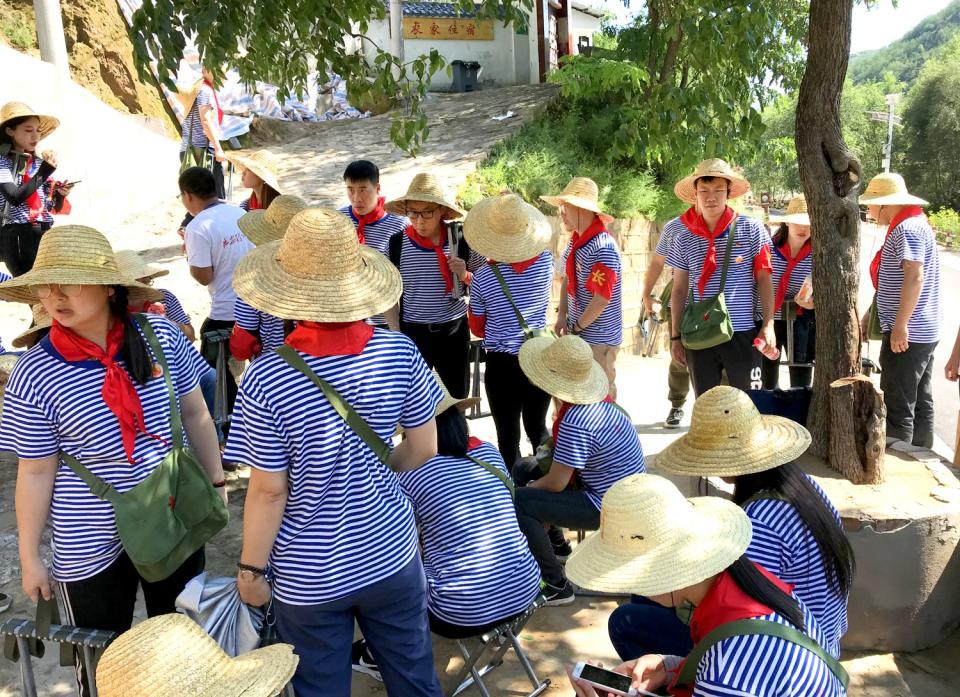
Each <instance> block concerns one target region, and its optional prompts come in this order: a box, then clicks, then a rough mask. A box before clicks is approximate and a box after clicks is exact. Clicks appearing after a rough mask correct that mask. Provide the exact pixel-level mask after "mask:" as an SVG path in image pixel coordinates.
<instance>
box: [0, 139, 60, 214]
mask: <svg viewBox="0 0 960 697" xmlns="http://www.w3.org/2000/svg"><path fill="white" fill-rule="evenodd" d="M43 164H44V162H43V160H42V159H41V158H39V157H32V158H31V160H30V164H29V165H28V166H27V171H26V174H27V175H28V176H29V177H30V178H31V179H32V178H33V177H35V176H37V172H39V171H40V167H41V166H42V165H43ZM47 169H50V170H51V171H52V168H51V166H50V165H49V164H47ZM13 170H14V163H13V158H12V157H10V156H9V154H8V155H0V184H13V185H15V186H18V187H19V186H20V185H21V184H23V176H22V175H18V176H14V172H13ZM37 195H39V196H40V203H41V204H42V205H43V212H42V213H41V214H40V217H39V218H38V219H37V220H38V222H41V223H50V224H53V216H52V215H51V214H50V209H51V208H53V179H52V178H50V177H48V178H47V180H46V181H45V182H44V183H43V184H41V185H40V186H38V187H37ZM6 204H7V197H6V194H4V193H3V192H2V191H0V214H2V213H3V209H4V207H5V206H6ZM29 222H30V205H29V204H28V203H27V201H22V202H20V203H18V204H17V205H13V203H12V202H11V203H10V209H9V210H8V211H7V215H6V217H5V218H4V219H3V224H4V225H22V224H25V223H29Z"/></svg>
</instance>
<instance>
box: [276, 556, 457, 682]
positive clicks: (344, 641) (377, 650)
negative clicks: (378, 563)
mask: <svg viewBox="0 0 960 697" xmlns="http://www.w3.org/2000/svg"><path fill="white" fill-rule="evenodd" d="M273 607H274V609H275V611H276V618H277V632H278V634H279V635H280V639H281V640H282V641H284V642H286V643H289V644H293V646H294V651H295V653H296V654H297V655H298V656H300V665H299V666H297V672H296V674H295V675H294V676H293V687H294V690H295V691H296V693H297V697H350V679H351V677H352V669H351V662H350V649H351V645H352V644H353V623H354V620H356V622H357V623H358V624H359V625H360V630H361V631H362V632H363V638H364V639H366V641H367V645H368V647H369V649H370V652H371V653H372V654H373V657H374V658H375V659H376V661H377V667H378V668H379V669H380V674H381V675H382V676H383V682H384V684H385V685H386V688H387V694H388V695H390V697H440V696H441V693H440V682H439V681H438V680H437V675H436V673H435V672H434V670H433V646H432V644H431V639H430V626H429V623H428V620H427V579H426V576H425V575H424V573H423V564H422V562H421V561H420V557H419V556H416V557H414V558H413V560H411V561H410V563H409V564H407V565H406V566H405V567H404V568H403V569H401V570H400V571H398V572H397V573H395V574H394V575H393V576H390V577H388V578H385V579H384V580H382V581H378V582H377V583H374V584H373V585H370V586H367V587H366V588H363V589H361V590H359V591H357V592H356V593H352V594H350V595H348V596H347V597H345V598H341V599H340V600H334V601H331V602H329V603H320V604H318V605H287V604H286V603H282V602H280V601H278V600H275V601H274V603H273Z"/></svg>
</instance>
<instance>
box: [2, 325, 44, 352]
mask: <svg viewBox="0 0 960 697" xmlns="http://www.w3.org/2000/svg"><path fill="white" fill-rule="evenodd" d="M52 322H53V321H52V320H49V321H47V322H44V323H42V324H35V325H33V326H32V327H30V328H29V329H28V330H27V331H25V332H23V333H22V334H20V335H18V336H17V337H16V338H14V340H13V341H11V342H10V343H11V344H12V345H13V348H18V349H19V348H25V347H26V346H27V344H32V343H34V339H35V338H36V336H37V334H39V333H40V332H42V331H43V330H44V329H49V328H50V327H51V326H53V324H52Z"/></svg>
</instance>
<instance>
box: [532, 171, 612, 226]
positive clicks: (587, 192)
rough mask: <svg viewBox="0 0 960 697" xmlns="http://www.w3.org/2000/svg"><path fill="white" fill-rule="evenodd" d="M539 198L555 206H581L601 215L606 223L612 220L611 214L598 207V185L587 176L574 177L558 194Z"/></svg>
mask: <svg viewBox="0 0 960 697" xmlns="http://www.w3.org/2000/svg"><path fill="white" fill-rule="evenodd" d="M540 200H541V201H546V202H547V203H549V204H550V205H551V206H556V207H557V208H559V207H560V206H562V205H564V204H569V205H571V206H576V207H577V208H583V209H584V210H587V211H591V212H593V213H596V214H597V215H599V216H601V217H602V218H603V220H604V222H607V223H609V222H610V221H612V220H613V216H612V215H610V214H608V213H604V212H603V210H602V209H601V208H600V187H598V186H597V183H596V182H595V181H593V179H590V178H589V177H574V178H573V179H571V180H570V181H569V183H567V185H566V186H565V187H563V191H561V192H560V193H559V194H556V195H555V196H541V197H540Z"/></svg>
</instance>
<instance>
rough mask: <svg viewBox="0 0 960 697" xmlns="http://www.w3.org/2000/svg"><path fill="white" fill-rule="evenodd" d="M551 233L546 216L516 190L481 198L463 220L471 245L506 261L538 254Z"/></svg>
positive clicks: (524, 258)
mask: <svg viewBox="0 0 960 697" xmlns="http://www.w3.org/2000/svg"><path fill="white" fill-rule="evenodd" d="M552 235H553V230H552V229H551V227H550V222H549V221H548V220H547V217H546V216H545V215H544V214H543V213H541V212H540V211H538V210H537V209H536V208H534V207H533V206H531V205H530V204H529V203H525V202H524V200H523V199H522V198H520V197H519V196H517V195H516V194H506V195H504V196H494V197H491V198H485V199H483V200H482V201H480V202H479V203H477V205H475V206H474V207H473V208H472V209H470V212H469V213H468V214H467V217H466V219H465V220H464V221H463V236H464V237H465V238H466V240H467V244H469V245H470V248H471V249H473V250H475V251H476V252H477V253H479V254H482V255H483V256H485V257H487V258H488V259H493V260H495V261H502V262H505V263H508V264H509V263H514V262H518V261H526V260H528V259H533V258H534V257H536V256H539V255H540V254H541V253H542V252H543V251H544V250H546V249H548V248H549V247H550V239H551V237H552Z"/></svg>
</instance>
